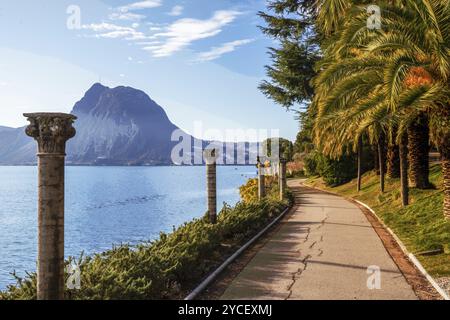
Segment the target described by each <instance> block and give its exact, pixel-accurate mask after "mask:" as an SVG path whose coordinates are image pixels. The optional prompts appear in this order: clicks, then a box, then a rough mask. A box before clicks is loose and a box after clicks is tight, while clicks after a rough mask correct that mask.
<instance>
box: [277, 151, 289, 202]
mask: <svg viewBox="0 0 450 320" xmlns="http://www.w3.org/2000/svg"><path fill="white" fill-rule="evenodd" d="M278 185H279V187H280V200H284V195H285V194H286V189H287V182H286V160H284V159H280V162H279V172H278Z"/></svg>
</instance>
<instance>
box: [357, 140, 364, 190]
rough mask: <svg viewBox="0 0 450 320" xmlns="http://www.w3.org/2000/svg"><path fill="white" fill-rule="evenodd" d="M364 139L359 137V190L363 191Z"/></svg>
mask: <svg viewBox="0 0 450 320" xmlns="http://www.w3.org/2000/svg"><path fill="white" fill-rule="evenodd" d="M362 149H363V141H362V137H359V138H358V183H357V190H358V192H359V191H361V175H362V152H363V150H362Z"/></svg>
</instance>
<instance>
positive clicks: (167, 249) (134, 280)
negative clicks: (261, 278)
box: [0, 198, 288, 300]
mask: <svg viewBox="0 0 450 320" xmlns="http://www.w3.org/2000/svg"><path fill="white" fill-rule="evenodd" d="M287 206H288V201H284V202H281V201H275V200H273V199H272V198H268V199H265V200H264V201H261V202H251V203H247V202H240V203H238V204H237V205H236V206H235V207H230V206H228V205H226V204H225V205H224V208H223V209H222V210H221V212H220V213H219V215H218V223H217V224H214V225H213V224H210V223H208V221H207V219H195V220H193V221H191V222H188V223H185V224H184V225H182V226H180V227H179V228H178V229H176V230H175V231H174V232H173V233H170V234H165V233H161V235H160V237H159V239H158V240H156V241H152V242H148V243H142V244H139V245H136V246H131V245H126V244H125V245H119V246H114V247H113V248H112V249H111V250H107V251H105V252H102V253H98V254H94V255H92V256H87V257H83V256H81V257H80V259H79V266H80V270H81V289H80V290H67V291H66V292H65V295H66V299H89V300H90V299H102V300H109V299H168V298H170V299H179V298H183V297H184V295H185V294H186V292H188V291H189V290H190V289H192V287H194V286H195V285H196V284H197V283H198V282H199V281H200V280H201V279H202V278H204V277H205V275H207V274H208V273H209V272H210V271H211V270H212V269H213V268H214V267H216V266H217V265H219V264H220V263H221V262H222V261H223V260H224V259H225V258H226V257H227V256H228V255H229V254H230V250H232V249H233V250H234V248H235V247H236V246H237V245H239V244H240V243H242V241H244V240H245V239H248V238H249V237H251V236H253V235H254V234H255V233H257V232H258V231H259V230H261V228H262V227H263V226H265V225H266V224H267V223H268V222H269V221H270V220H271V219H273V218H274V217H275V216H277V215H279V214H280V213H281V212H282V211H283V210H284V209H285V208H286V207H287ZM72 260H73V258H71V259H69V260H68V261H66V265H68V264H69V263H70V262H71V261H72ZM16 278H17V280H18V281H17V284H16V285H11V286H9V287H8V288H7V290H6V291H4V292H0V300H1V299H36V274H35V273H32V274H28V275H27V276H26V277H25V279H21V278H19V277H16Z"/></svg>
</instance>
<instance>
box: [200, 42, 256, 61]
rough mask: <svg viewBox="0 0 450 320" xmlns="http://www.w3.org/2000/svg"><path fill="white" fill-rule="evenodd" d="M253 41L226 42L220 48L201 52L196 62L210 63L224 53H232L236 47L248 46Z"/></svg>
mask: <svg viewBox="0 0 450 320" xmlns="http://www.w3.org/2000/svg"><path fill="white" fill-rule="evenodd" d="M253 41H255V39H244V40H236V41H232V42H227V43H224V44H222V45H221V46H220V47H213V48H212V49H211V50H210V51H207V52H202V53H200V54H199V55H198V61H212V60H215V59H218V58H220V57H221V56H222V55H224V54H225V53H229V52H233V51H234V50H236V49H237V48H238V47H240V46H243V45H246V44H249V43H251V42H253Z"/></svg>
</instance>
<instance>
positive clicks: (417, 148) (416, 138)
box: [408, 113, 431, 189]
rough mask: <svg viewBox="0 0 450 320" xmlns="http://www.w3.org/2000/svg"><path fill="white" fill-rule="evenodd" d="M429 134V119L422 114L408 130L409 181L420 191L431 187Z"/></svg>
mask: <svg viewBox="0 0 450 320" xmlns="http://www.w3.org/2000/svg"><path fill="white" fill-rule="evenodd" d="M429 134H430V132H429V128H428V117H427V115H426V114H425V113H422V114H421V115H420V116H419V117H418V118H417V120H416V121H415V122H414V123H413V124H412V125H411V126H410V127H409V128H408V162H409V181H410V183H411V186H412V187H415V188H419V189H427V188H430V186H431V185H430V181H429V180H428V175H429V168H428V153H429V149H430V147H429V143H428V140H429Z"/></svg>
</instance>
